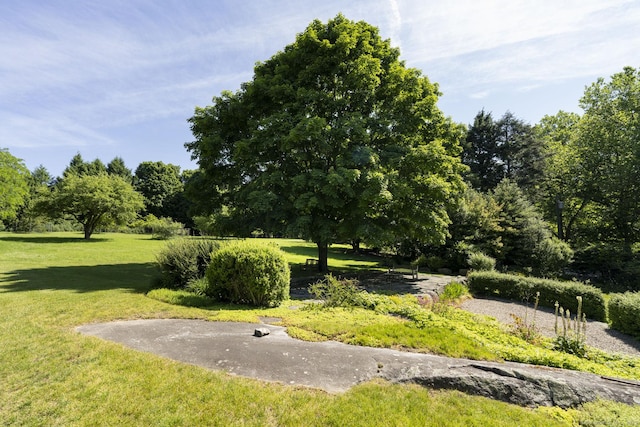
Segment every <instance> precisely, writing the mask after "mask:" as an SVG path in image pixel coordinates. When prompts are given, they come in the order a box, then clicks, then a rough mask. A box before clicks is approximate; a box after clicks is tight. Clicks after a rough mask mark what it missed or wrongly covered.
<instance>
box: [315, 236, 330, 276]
mask: <svg viewBox="0 0 640 427" xmlns="http://www.w3.org/2000/svg"><path fill="white" fill-rule="evenodd" d="M316 245H318V271H319V272H320V273H328V272H329V264H328V258H329V244H328V243H326V242H316Z"/></svg>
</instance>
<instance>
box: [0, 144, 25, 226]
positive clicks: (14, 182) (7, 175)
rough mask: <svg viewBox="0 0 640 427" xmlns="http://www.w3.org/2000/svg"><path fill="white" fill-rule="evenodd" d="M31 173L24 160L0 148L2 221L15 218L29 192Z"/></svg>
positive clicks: (0, 205) (0, 213) (0, 206)
mask: <svg viewBox="0 0 640 427" xmlns="http://www.w3.org/2000/svg"><path fill="white" fill-rule="evenodd" d="M30 176H31V173H30V172H29V169H27V167H26V166H25V165H24V162H23V161H22V160H20V159H18V158H17V157H14V156H13V155H12V154H11V153H9V151H8V150H5V149H0V221H5V220H10V219H14V218H15V217H16V212H17V211H18V209H19V208H20V206H21V205H22V204H23V203H24V200H25V197H26V196H27V195H28V194H29V177H30Z"/></svg>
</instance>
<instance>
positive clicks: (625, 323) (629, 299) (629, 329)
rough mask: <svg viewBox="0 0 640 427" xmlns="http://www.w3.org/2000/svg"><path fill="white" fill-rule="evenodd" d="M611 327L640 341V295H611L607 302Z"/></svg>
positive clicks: (637, 293)
mask: <svg viewBox="0 0 640 427" xmlns="http://www.w3.org/2000/svg"><path fill="white" fill-rule="evenodd" d="M609 320H610V322H611V327H612V328H613V329H615V330H618V331H620V332H624V333H625V334H629V335H633V336H635V337H636V338H638V339H640V293H639V292H635V293H631V292H626V293H624V294H613V295H612V296H611V299H610V300H609Z"/></svg>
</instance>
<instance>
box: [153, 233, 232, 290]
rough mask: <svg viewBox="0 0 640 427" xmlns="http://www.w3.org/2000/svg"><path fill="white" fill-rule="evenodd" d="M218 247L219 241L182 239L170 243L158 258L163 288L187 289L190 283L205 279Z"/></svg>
mask: <svg viewBox="0 0 640 427" xmlns="http://www.w3.org/2000/svg"><path fill="white" fill-rule="evenodd" d="M218 246H219V244H218V242H217V241H215V240H210V239H189V238H182V239H177V240H173V241H171V242H169V243H168V244H167V246H165V248H164V249H163V250H162V251H160V253H159V254H158V255H157V257H156V263H157V264H158V267H160V272H161V274H162V276H161V279H160V282H161V286H164V287H168V288H185V287H186V286H187V285H188V284H189V282H191V281H193V280H196V279H199V278H202V277H204V275H205V272H206V271H207V266H208V265H209V261H210V259H211V253H212V252H214V251H216V250H217V249H218Z"/></svg>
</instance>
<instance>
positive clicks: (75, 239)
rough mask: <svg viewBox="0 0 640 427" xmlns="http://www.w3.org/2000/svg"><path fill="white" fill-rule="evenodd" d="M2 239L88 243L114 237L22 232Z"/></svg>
mask: <svg viewBox="0 0 640 427" xmlns="http://www.w3.org/2000/svg"><path fill="white" fill-rule="evenodd" d="M0 240H3V241H6V242H20V243H56V244H57V243H82V242H86V243H87V244H89V243H98V242H108V241H111V240H113V239H110V238H108V237H94V236H92V237H91V239H89V240H86V239H85V238H84V235H83V234H78V235H77V236H75V237H71V236H69V237H61V236H46V237H45V236H42V235H38V236H30V235H27V234H24V235H21V234H12V235H11V236H2V237H0Z"/></svg>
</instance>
